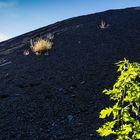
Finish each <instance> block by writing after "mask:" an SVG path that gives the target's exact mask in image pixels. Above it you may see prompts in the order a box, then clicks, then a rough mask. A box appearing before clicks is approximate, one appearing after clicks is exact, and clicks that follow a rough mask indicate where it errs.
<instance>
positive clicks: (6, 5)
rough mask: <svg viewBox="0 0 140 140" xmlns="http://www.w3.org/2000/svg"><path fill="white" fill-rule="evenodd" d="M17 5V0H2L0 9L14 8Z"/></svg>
mask: <svg viewBox="0 0 140 140" xmlns="http://www.w3.org/2000/svg"><path fill="white" fill-rule="evenodd" d="M15 5H16V3H15V1H10V2H2V1H1V2H0V9H6V8H12V7H14V6H15Z"/></svg>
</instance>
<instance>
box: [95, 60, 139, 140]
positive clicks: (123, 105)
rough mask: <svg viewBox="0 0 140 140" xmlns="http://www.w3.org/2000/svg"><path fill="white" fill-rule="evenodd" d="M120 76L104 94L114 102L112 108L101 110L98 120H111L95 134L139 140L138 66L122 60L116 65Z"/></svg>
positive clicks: (124, 139) (126, 139)
mask: <svg viewBox="0 0 140 140" xmlns="http://www.w3.org/2000/svg"><path fill="white" fill-rule="evenodd" d="M117 65H118V67H119V68H118V72H121V75H120V76H119V77H118V80H117V81H116V83H115V84H114V86H113V88H112V89H111V90H107V89H105V90H104V91H103V93H104V94H106V95H109V97H110V99H111V100H114V101H115V104H114V106H112V107H106V108H105V109H103V110H101V112H100V116H99V117H100V118H102V119H105V118H107V117H108V119H111V118H112V121H108V122H105V123H104V124H103V125H102V127H100V128H99V129H98V130H97V132H98V133H99V135H100V136H102V137H103V136H109V135H116V137H117V140H138V139H140V64H138V63H130V62H129V61H128V60H126V59H124V60H123V61H120V62H118V63H117Z"/></svg>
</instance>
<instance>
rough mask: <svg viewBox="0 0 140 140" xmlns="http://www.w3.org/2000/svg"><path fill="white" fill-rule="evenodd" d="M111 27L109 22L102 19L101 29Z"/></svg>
mask: <svg viewBox="0 0 140 140" xmlns="http://www.w3.org/2000/svg"><path fill="white" fill-rule="evenodd" d="M108 27H109V24H107V23H106V22H105V21H103V20H102V21H101V23H100V25H99V28H100V29H106V28H108Z"/></svg>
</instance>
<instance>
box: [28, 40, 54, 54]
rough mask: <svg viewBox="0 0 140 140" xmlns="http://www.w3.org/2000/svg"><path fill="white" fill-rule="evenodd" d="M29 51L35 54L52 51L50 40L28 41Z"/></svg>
mask: <svg viewBox="0 0 140 140" xmlns="http://www.w3.org/2000/svg"><path fill="white" fill-rule="evenodd" d="M30 43H31V49H32V51H33V52H34V53H36V54H41V53H48V51H49V50H50V49H52V45H53V43H52V41H51V40H50V39H42V38H39V39H38V40H37V41H35V42H34V41H33V40H32V39H31V40H30Z"/></svg>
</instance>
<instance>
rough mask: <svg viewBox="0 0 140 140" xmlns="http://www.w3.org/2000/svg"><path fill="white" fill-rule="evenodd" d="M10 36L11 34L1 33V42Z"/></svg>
mask: <svg viewBox="0 0 140 140" xmlns="http://www.w3.org/2000/svg"><path fill="white" fill-rule="evenodd" d="M9 38H10V37H9V36H7V35H5V34H2V33H0V42H1V41H4V40H7V39H9Z"/></svg>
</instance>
